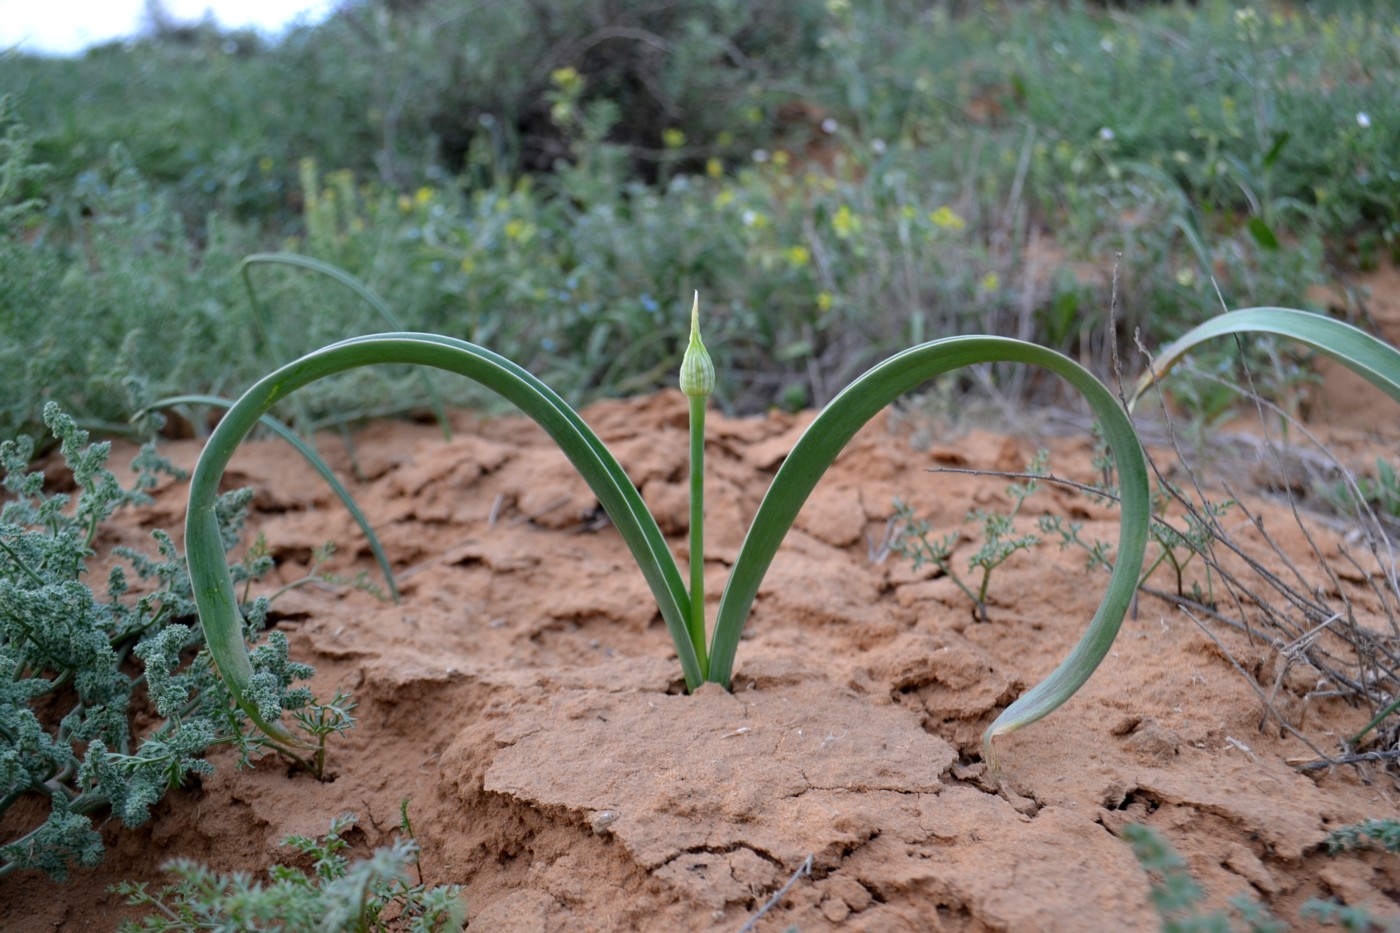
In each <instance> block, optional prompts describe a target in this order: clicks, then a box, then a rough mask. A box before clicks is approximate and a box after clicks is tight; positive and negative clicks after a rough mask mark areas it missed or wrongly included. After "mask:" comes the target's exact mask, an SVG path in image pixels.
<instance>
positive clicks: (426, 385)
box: [238, 253, 452, 441]
mask: <svg viewBox="0 0 1400 933" xmlns="http://www.w3.org/2000/svg"><path fill="white" fill-rule="evenodd" d="M256 265H272V266H291V267H292V268H294V269H305V270H307V271H308V272H316V273H319V274H320V275H324V276H326V277H327V278H329V279H331V280H333V281H336V282H339V283H340V284H341V285H344V286H345V287H346V288H348V289H350V291H352V292H354V293H355V294H356V295H358V296H359V297H360V298H362V299H363V300H364V301H365V302H366V303H367V304H368V305H369V306H370V307H371V308H373V309H374V310H375V311H376V312H378V313H379V316H380V317H381V318H383V319H384V323H385V324H387V325H389V327H391V328H393V330H394V331H395V332H399V333H402V332H404V331H407V330H408V328H407V327H406V326H405V325H404V323H403V321H402V320H401V319H400V318H399V316H398V315H397V314H395V313H394V311H393V309H392V308H390V307H389V305H388V304H386V303H385V302H384V299H382V298H380V297H379V296H378V295H376V294H375V293H374V292H373V291H371V290H370V288H369V286H367V285H365V284H364V283H363V282H361V281H360V280H359V279H357V278H355V277H354V276H353V275H351V274H350V273H348V272H346V271H345V270H344V269H341V268H339V267H338V266H333V265H331V264H330V263H328V262H322V261H321V260H319V259H312V258H311V257H310V256H302V255H299V254H297V253H253V254H252V255H251V256H245V257H244V258H243V261H242V262H241V263H239V264H238V272H239V274H240V275H241V276H242V278H243V290H244V291H246V292H247V293H248V303H249V304H250V305H252V308H253V326H254V327H256V328H257V330H258V335H259V336H260V337H262V339H263V340H265V341H266V342H267V343H268V345H269V346H270V347H272V348H273V352H274V353H278V355H279V358H280V356H281V354H280V353H279V352H278V350H277V343H276V340H275V339H274V338H273V336H272V328H271V326H270V324H269V322H268V320H267V313H266V312H265V311H264V310H263V306H262V303H261V302H260V301H258V295H257V292H256V291H255V290H254V289H253V279H252V275H251V270H252V267H253V266H256ZM420 375H421V376H422V378H423V391H425V392H426V393H428V402H429V404H430V405H432V408H433V417H435V418H436V419H437V423H438V428H439V429H441V431H442V436H443V438H444V439H445V440H449V441H450V440H452V423H451V422H450V421H448V420H447V410H446V409H445V408H444V407H443V404H442V396H441V395H439V394H438V390H437V389H436V388H434V386H433V382H432V380H431V379H429V378H428V374H427V373H420Z"/></svg>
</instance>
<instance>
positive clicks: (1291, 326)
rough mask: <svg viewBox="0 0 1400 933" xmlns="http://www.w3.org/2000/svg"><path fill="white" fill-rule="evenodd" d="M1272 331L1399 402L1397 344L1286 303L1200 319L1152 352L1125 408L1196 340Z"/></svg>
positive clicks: (1190, 347) (1399, 359) (1190, 348)
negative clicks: (1332, 361) (1150, 366)
mask: <svg viewBox="0 0 1400 933" xmlns="http://www.w3.org/2000/svg"><path fill="white" fill-rule="evenodd" d="M1247 333H1260V334H1274V335H1277V336H1279V337H1289V338H1292V339H1293V340H1297V341H1298V342H1300V343H1304V344H1307V345H1308V346H1310V347H1312V348H1313V349H1314V350H1317V351H1318V352H1320V353H1322V354H1324V355H1326V356H1329V357H1331V358H1332V359H1334V360H1336V361H1337V362H1339V363H1341V364H1342V365H1343V366H1347V367H1349V368H1350V369H1352V370H1353V371H1354V372H1356V373H1357V374H1358V375H1360V376H1361V377H1363V378H1364V379H1366V380H1367V381H1368V382H1370V383H1371V384H1372V385H1374V386H1376V387H1377V388H1379V389H1380V390H1381V391H1382V392H1385V393H1386V394H1387V395H1389V396H1390V397H1391V398H1393V399H1395V400H1396V401H1397V402H1400V350H1396V349H1395V348H1394V347H1392V346H1390V345H1388V344H1386V343H1384V342H1382V341H1380V340H1377V339H1376V338H1375V337H1372V336H1371V335H1370V334H1368V333H1366V332H1365V331H1364V330H1360V329H1359V328H1356V327H1352V326H1351V325H1350V324H1344V323H1343V322H1341V321H1336V320H1333V319H1332V318H1329V317H1324V316H1323V315H1321V314H1311V313H1309V312H1307V311H1296V310H1293V309H1291V308H1247V309H1245V310H1243V311H1230V312H1227V313H1225V314H1221V315H1219V316H1218V317H1213V318H1211V319H1210V320H1209V321H1206V322H1205V323H1204V324H1199V325H1197V326H1196V327H1193V328H1192V329H1191V330H1189V331H1187V332H1186V333H1185V334H1183V335H1182V336H1181V337H1179V338H1178V339H1176V340H1174V341H1172V342H1171V343H1170V344H1168V345H1167V346H1166V347H1165V348H1163V349H1162V350H1161V351H1160V352H1158V354H1157V358H1156V359H1154V360H1153V361H1152V368H1151V369H1149V370H1148V371H1147V372H1145V373H1143V375H1142V377H1141V378H1140V379H1138V382H1137V385H1136V386H1135V387H1134V389H1133V396H1132V398H1131V399H1130V400H1129V402H1128V407H1129V409H1131V408H1132V406H1133V405H1134V404H1136V402H1137V400H1138V399H1139V398H1141V397H1142V395H1143V393H1145V392H1146V391H1147V390H1148V389H1149V388H1151V386H1152V384H1153V383H1154V382H1157V381H1158V380H1160V379H1161V378H1162V377H1164V376H1165V375H1166V374H1167V373H1168V372H1169V371H1170V370H1171V368H1172V367H1173V366H1175V365H1176V364H1177V363H1179V362H1180V361H1181V359H1182V357H1184V356H1185V355H1186V354H1187V353H1189V352H1191V350H1192V349H1193V348H1195V347H1196V346H1197V345H1198V344H1201V343H1203V342H1205V341H1207V340H1210V339H1211V338H1213V337H1222V336H1225V335H1226V334H1247Z"/></svg>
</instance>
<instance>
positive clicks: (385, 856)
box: [113, 801, 467, 933]
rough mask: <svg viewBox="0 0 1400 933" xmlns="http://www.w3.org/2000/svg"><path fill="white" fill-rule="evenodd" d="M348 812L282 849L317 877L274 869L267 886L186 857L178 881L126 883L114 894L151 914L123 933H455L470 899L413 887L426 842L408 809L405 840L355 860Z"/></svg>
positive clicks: (174, 868)
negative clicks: (155, 886)
mask: <svg viewBox="0 0 1400 933" xmlns="http://www.w3.org/2000/svg"><path fill="white" fill-rule="evenodd" d="M354 823H355V820H354V818H353V817H350V816H342V817H337V818H336V819H333V820H331V825H330V830H329V831H328V832H327V833H326V835H324V836H322V837H321V838H320V839H310V838H307V837H305V836H292V837H289V838H288V839H285V840H284V841H283V843H282V844H283V845H285V846H289V847H290V848H293V849H295V850H296V851H297V852H298V853H299V854H300V855H301V856H302V857H303V858H309V859H311V860H312V868H311V871H310V873H307V872H305V871H302V870H301V869H299V868H295V867H292V866H288V865H274V866H273V867H272V868H271V869H269V871H268V875H269V877H270V880H269V881H268V882H262V881H257V880H255V879H253V878H252V877H250V876H249V875H247V874H246V873H243V872H237V873H234V874H232V875H222V874H218V873H216V872H212V871H210V870H209V869H208V868H205V867H203V866H200V865H198V864H195V863H194V862H190V861H187V860H177V861H175V862H172V863H171V864H170V865H169V866H168V867H167V870H168V871H170V872H171V873H173V874H174V875H176V877H177V878H178V879H179V880H178V881H177V882H176V883H175V884H173V885H169V886H167V887H164V888H162V889H160V890H159V891H156V892H152V891H150V890H149V889H148V886H147V885H145V884H131V883H124V884H121V885H118V886H116V887H115V888H114V889H113V890H114V892H115V893H118V894H122V895H125V896H126V898H127V903H128V904H130V905H131V906H133V907H149V908H151V910H152V911H153V912H152V913H151V914H150V915H148V916H147V917H145V918H144V919H142V920H139V921H128V922H127V923H124V924H122V926H121V928H120V929H121V933H193V931H196V930H235V929H236V930H239V931H248V933H255V931H260V930H266V931H273V930H333V931H336V933H371V931H385V930H389V929H395V930H408V931H411V933H455V931H460V930H462V929H463V928H464V926H465V924H466V916H467V911H466V901H465V899H464V897H463V895H462V890H461V888H460V887H459V886H458V885H439V886H436V887H428V886H427V885H425V884H423V883H422V881H421V873H420V881H419V883H418V884H411V883H410V879H409V874H408V873H409V868H410V867H412V866H416V865H417V863H418V854H419V848H418V843H417V840H415V839H414V837H413V828H412V826H411V824H410V823H409V821H408V810H407V801H405V804H404V807H403V808H402V818H401V825H400V828H401V831H402V832H403V836H402V837H401V838H399V839H398V840H396V841H395V842H394V844H393V845H392V846H390V847H388V848H382V849H377V850H375V851H374V852H373V853H371V854H370V856H369V857H368V858H365V859H361V860H359V861H352V860H350V859H349V858H347V857H346V855H345V854H344V852H345V850H346V849H347V848H348V847H349V843H348V842H346V841H345V839H344V834H345V833H346V832H347V831H348V830H349V829H350V828H351V827H352V826H353V825H354Z"/></svg>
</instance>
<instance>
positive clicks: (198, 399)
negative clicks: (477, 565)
mask: <svg viewBox="0 0 1400 933" xmlns="http://www.w3.org/2000/svg"><path fill="white" fill-rule="evenodd" d="M175 405H209V406H211V407H213V408H221V409H223V410H224V411H227V410H228V409H230V408H232V407H233V406H234V402H233V400H232V399H226V398H223V397H221V396H218V395H172V396H170V397H169V398H162V399H157V400H156V401H154V402H152V403H151V404H150V405H148V406H146V408H147V410H154V409H162V408H170V407H172V406H175ZM261 421H262V425H263V427H265V428H267V429H269V430H270V431H272V433H274V434H276V435H277V436H278V437H280V438H282V440H284V441H286V442H287V443H288V444H290V445H292V447H293V448H294V449H295V450H296V452H297V453H299V454H301V456H302V459H304V460H305V461H306V462H307V463H309V464H310V465H311V468H312V469H314V470H315V471H316V472H317V473H319V474H321V478H322V479H323V480H325V481H326V485H327V486H330V488H331V492H333V493H335V495H336V498H338V499H340V501H341V504H342V505H344V506H345V510H346V511H347V512H349V513H350V517H351V518H353V519H354V520H355V524H357V525H359V526H360V531H362V532H364V535H365V540H366V541H368V542H369V549H370V550H371V551H373V552H374V559H375V561H376V562H378V564H379V571H380V573H382V574H384V583H385V585H386V586H388V588H389V596H390V598H392V599H393V600H394V602H396V603H397V602H398V601H399V586H398V584H397V583H395V582H394V568H393V567H392V566H390V564H389V557H388V555H387V554H385V553H384V548H383V546H382V545H381V544H380V543H379V536H378V535H376V534H375V533H374V527H373V526H372V525H370V523H369V519H368V518H365V513H364V512H363V511H361V510H360V505H359V503H357V502H356V501H355V497H354V496H352V495H350V490H348V489H346V488H345V484H344V483H342V482H341V481H340V477H338V476H336V475H335V471H334V470H332V469H331V468H330V465H329V464H327V463H326V461H325V460H323V459H321V455H320V454H319V453H317V452H316V448H315V447H312V446H311V444H309V443H307V442H306V441H304V440H302V439H301V435H299V434H297V432H295V431H293V430H292V429H291V428H289V427H287V426H286V425H285V424H283V423H282V422H280V421H278V420H277V419H276V418H274V417H272V416H271V415H263V416H262V419H261Z"/></svg>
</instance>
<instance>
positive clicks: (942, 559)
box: [890, 450, 1050, 622]
mask: <svg viewBox="0 0 1400 933" xmlns="http://www.w3.org/2000/svg"><path fill="white" fill-rule="evenodd" d="M1049 463H1050V452H1049V451H1048V450H1041V451H1038V452H1037V453H1036V455H1035V457H1034V458H1033V459H1032V460H1031V462H1030V463H1029V464H1028V465H1027V466H1026V473H1027V474H1028V475H1029V476H1032V477H1034V476H1039V475H1040V474H1041V473H1043V472H1044V471H1045V469H1046V467H1047V466H1048V465H1049ZM1039 488H1040V481H1039V480H1038V479H1033V478H1032V479H1027V480H1026V481H1025V482H1023V483H1012V484H1011V485H1010V486H1008V487H1006V495H1007V496H1008V497H1009V498H1010V499H1011V501H1012V505H1011V510H1010V511H1009V512H988V511H987V510H985V509H977V510H975V511H972V512H969V513H968V515H967V518H966V519H965V521H968V522H972V521H975V522H977V523H978V524H980V525H981V526H982V546H981V547H979V548H978V549H977V550H976V551H975V552H974V553H973V554H972V556H971V557H969V558H968V559H967V569H968V572H969V573H974V572H976V571H979V570H980V571H981V572H982V578H981V580H980V581H979V583H978V586H977V589H976V590H973V589H972V587H970V586H968V584H967V583H966V582H965V581H964V580H963V578H962V577H961V576H960V575H959V574H958V572H957V570H956V569H955V567H954V565H953V549H954V548H955V547H956V546H957V543H958V539H959V534H958V532H956V531H952V532H949V533H948V534H946V535H944V536H943V537H942V538H939V539H937V540H932V539H930V538H929V534H930V532H931V531H932V529H931V528H930V526H929V524H928V522H926V521H924V520H923V519H921V518H919V517H918V516H916V515H915V514H914V510H913V509H912V508H911V507H910V506H909V505H908V504H907V503H905V502H902V501H901V500H899V499H896V500H894V508H895V521H896V524H897V525H898V526H899V528H900V530H899V531H898V532H896V535H895V539H894V541H893V543H891V545H890V549H891V550H892V551H894V552H895V553H896V554H901V555H903V556H904V557H907V558H909V559H910V560H912V561H913V562H914V568H915V569H916V570H917V569H918V568H920V567H923V566H924V565H926V564H933V565H934V566H935V567H937V568H938V569H939V570H941V571H942V572H943V573H944V575H946V576H947V577H948V579H950V580H952V581H953V583H954V584H955V585H956V586H957V588H958V589H960V590H962V591H963V593H965V594H966V595H967V598H968V599H970V600H972V606H973V610H972V614H973V618H975V619H976V620H977V621H978V622H986V621H988V619H987V593H988V589H989V588H990V586H991V583H992V571H994V570H996V569H997V568H998V567H1000V566H1001V565H1002V564H1004V563H1006V561H1007V560H1008V559H1009V558H1010V557H1011V555H1012V554H1015V553H1016V552H1017V551H1025V550H1029V549H1030V548H1032V547H1035V545H1037V544H1039V543H1040V538H1039V537H1038V536H1037V535H1033V534H1017V533H1016V524H1015V523H1016V516H1017V515H1019V514H1020V513H1021V506H1023V505H1025V504H1026V500H1027V499H1028V498H1030V496H1031V495H1032V494H1033V493H1034V492H1035V491H1036V490H1037V489H1039Z"/></svg>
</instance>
